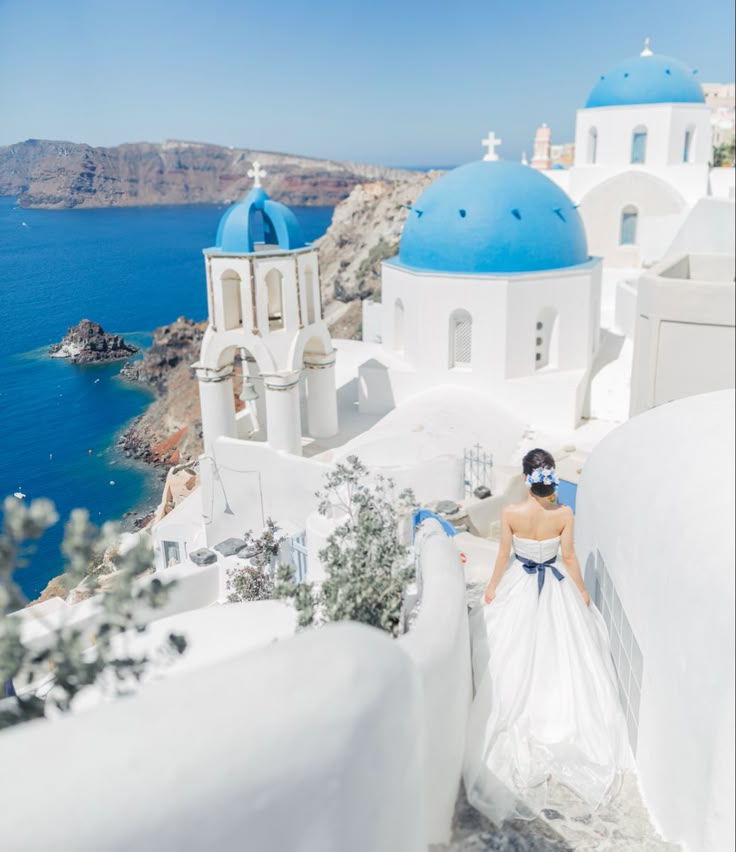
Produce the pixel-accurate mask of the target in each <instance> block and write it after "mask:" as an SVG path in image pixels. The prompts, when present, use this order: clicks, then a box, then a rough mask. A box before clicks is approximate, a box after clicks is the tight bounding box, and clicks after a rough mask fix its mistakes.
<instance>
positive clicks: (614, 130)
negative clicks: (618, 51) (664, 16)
mask: <svg viewBox="0 0 736 852" xmlns="http://www.w3.org/2000/svg"><path fill="white" fill-rule="evenodd" d="M711 147H712V130H711V110H710V107H709V106H708V104H706V102H705V97H704V95H703V89H702V87H701V85H700V82H699V79H698V73H697V69H694V68H690V67H688V66H687V65H685V64H684V63H683V62H681V61H680V60H678V59H675V58H674V57H672V56H666V55H664V54H659V53H655V52H653V51H652V50H651V49H650V47H649V41H648V40H647V41H646V42H645V45H644V49H643V50H642V51H641V53H640V54H638V55H636V56H633V57H631V58H629V59H626V60H624V61H623V62H620V63H619V64H618V65H615V66H614V67H613V68H611V69H609V70H604V71H603V73H601V74H600V75H599V77H598V79H597V80H595V81H594V82H592V85H591V88H590V89H589V92H588V95H587V98H586V99H585V101H584V103H583V105H582V107H581V108H580V109H579V110H578V111H577V116H576V125H575V164H574V166H573V168H571V169H569V170H549V171H547V172H546V174H547V175H548V177H550V179H552V180H554V181H555V182H556V183H558V184H559V185H560V186H561V187H562V188H563V189H565V190H566V191H567V192H568V193H569V194H570V196H571V197H572V198H573V199H574V200H575V201H576V202H577V203H578V204H579V205H580V214H581V216H582V217H583V219H584V221H585V225H586V230H587V233H588V240H589V245H590V247H591V250H592V251H593V252H594V253H595V254H597V255H600V256H602V257H603V258H604V259H605V264H606V267H607V268H627V269H636V268H639V267H640V266H641V265H642V264H646V263H651V262H655V261H656V260H658V259H659V258H660V257H661V256H662V254H663V252H664V251H665V250H666V249H667V246H668V244H669V242H671V241H672V239H673V238H674V236H675V234H676V233H677V230H678V229H679V227H680V226H681V225H682V223H683V221H684V219H685V217H686V216H687V214H688V213H689V211H690V210H691V209H692V207H693V205H695V204H696V203H697V202H698V201H699V200H700V199H702V198H704V197H706V196H708V195H709V194H711V169H710V165H709V161H710V159H711V156H712V150H711Z"/></svg>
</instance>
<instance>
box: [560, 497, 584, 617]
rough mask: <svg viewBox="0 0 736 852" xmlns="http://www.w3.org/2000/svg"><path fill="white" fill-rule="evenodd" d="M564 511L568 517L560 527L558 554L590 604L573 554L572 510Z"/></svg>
mask: <svg viewBox="0 0 736 852" xmlns="http://www.w3.org/2000/svg"><path fill="white" fill-rule="evenodd" d="M566 512H567V514H568V518H567V520H566V521H565V526H564V527H563V528H562V533H561V535H560V554H561V556H562V561H563V562H564V563H565V568H566V569H567V575H568V577H569V578H570V579H571V580H572V581H573V583H575V585H576V586H577V588H578V591H579V592H580V594H581V595H582V596H583V600H584V601H585V605H586V606H588V605H589V604H590V597H589V596H588V593H587V592H586V591H585V584H584V583H583V576H582V574H581V573H580V564H579V563H578V558H577V556H575V546H574V544H573V520H572V510H571V509H569V508H567V509H566Z"/></svg>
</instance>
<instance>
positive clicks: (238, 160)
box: [0, 139, 411, 208]
mask: <svg viewBox="0 0 736 852" xmlns="http://www.w3.org/2000/svg"><path fill="white" fill-rule="evenodd" d="M254 160H258V162H259V163H260V164H261V165H262V166H263V167H264V168H265V169H266V171H267V173H268V192H269V195H271V196H272V197H273V198H274V199H276V200H278V201H282V202H283V203H285V204H290V205H314V206H329V207H332V206H334V205H335V204H337V203H338V202H339V201H341V200H342V199H343V198H346V197H347V196H348V195H349V194H350V191H351V190H352V189H353V187H354V186H356V185H357V184H358V183H361V182H363V181H366V180H377V179H383V180H396V179H401V178H404V177H407V176H408V175H409V174H411V173H410V172H407V171H404V170H401V169H391V168H385V167H383V166H372V165H365V164H359V163H346V162H339V161H336V160H318V159H312V158H310V157H299V156H294V155H291V154H278V153H271V152H268V151H253V150H249V149H244V148H223V147H221V146H219V145H208V144H203V143H198V142H178V141H167V142H163V143H161V144H152V143H148V142H140V143H134V144H127V145H118V146H117V147H114V148H94V147H92V146H91V145H84V144H77V143H74V142H54V141H47V140H39V139H29V140H27V141H26V142H19V143H17V144H15V145H8V146H5V147H0V195H13V196H16V197H17V199H18V204H19V205H20V206H21V207H45V208H70V207H122V206H141V205H150V204H203V203H229V202H231V201H235V200H236V199H238V198H241V197H242V196H243V195H245V193H246V192H247V191H248V190H249V189H250V188H251V186H252V180H251V179H250V178H249V177H248V170H249V169H250V168H251V166H252V163H253V161H254Z"/></svg>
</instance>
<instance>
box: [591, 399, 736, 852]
mask: <svg viewBox="0 0 736 852" xmlns="http://www.w3.org/2000/svg"><path fill="white" fill-rule="evenodd" d="M734 405H735V397H734V392H733V391H720V392H717V393H711V394H705V395H702V396H696V397H690V398H688V399H685V400H680V401H678V402H673V403H670V404H668V405H664V406H661V407H660V408H657V409H654V410H652V411H649V412H647V413H645V414H642V415H639V416H638V417H635V418H633V419H632V420H630V421H628V422H627V423H626V424H624V425H623V426H621V427H619V428H618V429H616V430H615V431H614V432H612V433H611V434H610V435H609V436H608V437H606V438H605V439H604V440H603V441H602V442H601V443H600V444H599V445H598V446H597V447H596V449H595V450H594V451H593V453H592V454H591V456H590V457H589V458H588V460H587V462H586V465H585V468H584V469H583V473H582V476H581V479H580V484H579V486H578V492H577V531H576V549H577V551H578V556H579V557H580V561H581V564H583V565H586V585H588V587H589V588H594V587H595V578H594V573H595V568H594V566H596V565H597V571H598V574H599V577H600V576H601V575H602V573H603V571H602V566H603V565H605V573H607V575H608V577H609V578H610V579H611V580H612V582H613V587H614V590H615V595H616V598H615V599H616V600H617V604H616V607H615V609H618V611H619V612H620V616H619V618H620V619H621V623H622V625H624V622H628V624H629V625H630V628H631V632H632V633H633V642H634V643H635V645H638V647H639V649H640V651H641V654H640V657H639V660H638V662H637V660H636V659H634V660H633V661H632V665H631V668H632V672H629V671H628V663H627V661H626V660H625V659H623V657H620V658H619V665H618V668H619V672H621V673H622V674H623V676H624V678H625V679H629V685H630V686H627V687H625V688H626V689H630V694H631V696H632V698H633V696H636V698H637V699H638V700H639V702H640V703H639V709H638V713H636V714H635V715H636V717H637V718H635V719H630V728H631V729H632V730H634V731H635V739H636V748H635V757H636V762H637V768H638V772H639V779H640V784H641V788H642V791H643V793H644V798H645V800H646V803H647V805H648V806H649V808H650V810H651V813H652V815H653V817H654V819H655V821H656V822H657V823H658V825H659V827H660V829H661V830H662V832H663V834H664V836H665V837H666V838H667V839H668V840H671V841H673V842H677V843H681V844H682V845H683V847H684V848H685V849H686V850H692V852H715V850H720V849H724V850H725V849H733V848H734V819H733V816H734V815H733V799H732V798H730V799H729V798H728V797H726V796H724V794H723V792H722V791H724V790H729V789H733V787H732V785H733V774H734V718H733V691H734V481H736V471H735V466H734ZM618 601H620V604H619V603H618ZM623 632H624V634H625V633H626V629H625V625H624V631H623ZM625 641H628V642H629V643H631V642H632V637H631V636H628V637H627V639H626V640H625ZM632 647H634V646H632ZM633 656H634V657H636V656H637V653H636V651H635V650H634V654H633ZM637 665H639V666H640V675H639V677H638V678H637V677H636V676H635V674H636V673H635V672H633V669H635V668H637ZM632 678H633V680H632ZM637 679H638V680H640V686H641V690H640V698H639V695H638V689H637V687H638V684H637V685H636V686H635V685H634V681H636V680H637ZM719 791H720V792H719Z"/></svg>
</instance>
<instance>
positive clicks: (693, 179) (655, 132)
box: [570, 103, 711, 226]
mask: <svg viewBox="0 0 736 852" xmlns="http://www.w3.org/2000/svg"><path fill="white" fill-rule="evenodd" d="M710 114H711V113H710V108H709V107H708V106H707V105H706V104H689V103H682V104H634V105H630V106H614V107H596V108H593V109H581V110H578V112H577V116H576V122H575V168H574V169H573V170H571V181H570V190H571V192H572V195H573V198H575V199H576V200H580V199H581V198H582V197H583V196H584V195H585V194H586V193H588V192H590V190H591V189H593V188H594V187H595V186H597V185H599V184H600V183H602V182H604V181H607V180H609V179H610V178H611V177H614V176H615V175H618V174H621V173H622V172H624V171H626V170H628V169H631V170H632V171H636V172H639V173H641V172H646V173H649V174H652V175H654V176H656V177H659V178H660V179H661V180H663V181H665V182H667V183H668V184H670V185H672V187H673V188H674V189H676V191H677V192H678V193H679V194H680V195H682V196H683V197H684V198H685V199H687V201H688V202H689V203H691V204H692V203H694V202H695V201H696V200H697V199H698V198H700V197H702V196H703V195H706V194H707V192H708V171H709V169H708V161H709V160H710V157H711V145H710V139H711V129H710ZM642 126H643V127H646V129H647V133H648V136H647V147H646V162H645V163H632V162H631V142H632V134H633V132H634V129H635V128H638V127H642ZM592 128H595V129H596V130H597V132H598V144H597V152H596V153H597V156H596V161H595V163H591V162H590V159H589V145H588V139H589V133H590V130H591V129H592ZM687 128H693V129H694V130H695V136H694V139H693V143H692V145H691V156H690V162H688V163H683V159H682V158H683V151H684V144H685V131H686V129H687ZM586 226H587V223H586Z"/></svg>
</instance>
